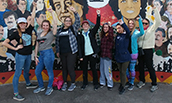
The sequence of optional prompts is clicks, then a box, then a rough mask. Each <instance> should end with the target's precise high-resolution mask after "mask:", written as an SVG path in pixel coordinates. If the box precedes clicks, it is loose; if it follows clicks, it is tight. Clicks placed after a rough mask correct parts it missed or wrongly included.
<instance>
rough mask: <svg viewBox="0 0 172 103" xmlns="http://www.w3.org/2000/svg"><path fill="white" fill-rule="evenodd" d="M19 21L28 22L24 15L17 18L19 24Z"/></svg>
mask: <svg viewBox="0 0 172 103" xmlns="http://www.w3.org/2000/svg"><path fill="white" fill-rule="evenodd" d="M19 23H27V20H26V18H24V17H20V18H18V20H17V24H19Z"/></svg>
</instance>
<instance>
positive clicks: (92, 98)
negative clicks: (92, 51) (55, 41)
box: [0, 82, 172, 103]
mask: <svg viewBox="0 0 172 103" xmlns="http://www.w3.org/2000/svg"><path fill="white" fill-rule="evenodd" d="M35 84H37V83H35ZM45 85H47V82H46V83H45ZM76 85H77V88H76V89H75V90H74V91H73V92H68V91H66V92H62V91H59V90H54V91H53V93H52V94H51V95H50V96H45V91H44V92H41V93H38V94H34V93H33V90H34V89H26V88H25V83H20V84H19V92H20V94H21V95H22V96H24V97H25V100H24V101H22V102H23V103H172V85H169V84H164V83H158V87H159V89H158V90H157V91H155V92H153V93H151V92H150V91H149V88H150V86H151V84H150V83H146V85H145V86H144V87H143V88H141V89H139V88H137V87H135V88H134V90H133V91H128V90H126V92H125V93H124V94H123V95H119V94H118V87H119V83H115V84H114V87H113V90H112V91H108V90H107V87H104V88H99V89H98V90H97V91H94V90H93V85H92V83H89V86H88V87H87V88H86V89H85V90H83V91H82V90H81V89H80V86H81V85H82V82H77V83H76ZM12 97H13V87H12V84H10V85H2V86H0V103H19V102H18V101H16V100H13V99H12Z"/></svg>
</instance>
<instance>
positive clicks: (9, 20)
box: [4, 15, 16, 29]
mask: <svg viewBox="0 0 172 103" xmlns="http://www.w3.org/2000/svg"><path fill="white" fill-rule="evenodd" d="M4 21H5V23H6V24H7V27H8V29H10V28H12V27H14V26H15V25H16V20H15V17H14V15H10V16H8V17H7V18H5V19H4Z"/></svg>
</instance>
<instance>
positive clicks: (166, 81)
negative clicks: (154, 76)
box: [163, 76, 172, 84]
mask: <svg viewBox="0 0 172 103" xmlns="http://www.w3.org/2000/svg"><path fill="white" fill-rule="evenodd" d="M163 82H165V83H169V84H170V83H172V76H170V77H168V78H167V79H166V80H164V81H163Z"/></svg>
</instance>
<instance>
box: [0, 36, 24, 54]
mask: <svg viewBox="0 0 172 103" xmlns="http://www.w3.org/2000/svg"><path fill="white" fill-rule="evenodd" d="M9 42H10V39H8V38H7V39H5V41H3V42H2V45H3V46H5V47H7V48H9V49H12V50H15V51H17V50H18V49H21V48H23V45H21V44H20V45H18V46H17V47H13V46H11V45H10V44H9Z"/></svg>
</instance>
